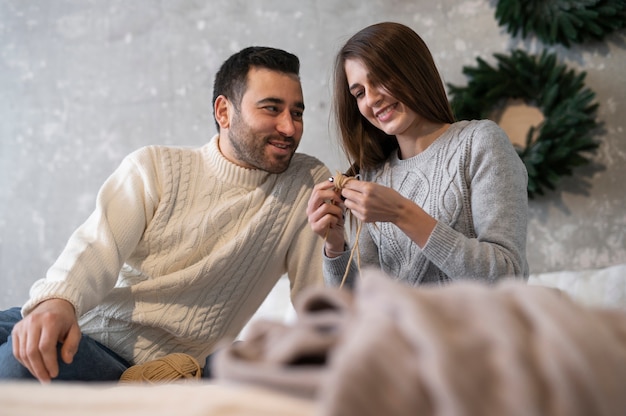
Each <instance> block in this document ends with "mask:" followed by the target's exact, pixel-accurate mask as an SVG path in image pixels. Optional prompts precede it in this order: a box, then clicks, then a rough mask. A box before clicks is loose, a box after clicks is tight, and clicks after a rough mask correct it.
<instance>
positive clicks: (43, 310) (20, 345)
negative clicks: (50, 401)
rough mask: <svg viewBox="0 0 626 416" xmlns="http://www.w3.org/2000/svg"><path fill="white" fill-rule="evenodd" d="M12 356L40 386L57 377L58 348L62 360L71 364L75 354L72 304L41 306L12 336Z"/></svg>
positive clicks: (76, 340) (77, 338) (52, 302)
mask: <svg viewBox="0 0 626 416" xmlns="http://www.w3.org/2000/svg"><path fill="white" fill-rule="evenodd" d="M11 336H12V338H13V355H15V358H16V359H17V360H18V361H19V362H20V363H22V365H24V366H25V367H26V368H28V370H29V371H30V372H31V373H32V374H33V376H35V377H36V378H37V379H38V380H39V381H41V382H49V381H50V380H51V379H53V378H55V377H57V376H58V375H59V362H58V357H57V344H58V343H59V342H60V343H62V344H63V346H62V347H61V359H62V360H63V361H64V362H65V363H67V364H70V363H71V362H72V360H73V359H74V354H76V351H77V350H78V344H79V342H80V338H81V333H80V328H79V327H78V321H77V320H76V315H75V312H74V307H73V306H72V304H71V303H69V302H68V301H66V300H63V299H49V300H46V301H44V302H41V303H40V304H39V305H37V307H36V308H35V309H33V310H32V312H31V313H30V314H28V315H27V316H26V317H25V318H24V319H22V320H21V321H20V322H18V323H17V324H16V325H15V327H14V328H13V332H12V333H11Z"/></svg>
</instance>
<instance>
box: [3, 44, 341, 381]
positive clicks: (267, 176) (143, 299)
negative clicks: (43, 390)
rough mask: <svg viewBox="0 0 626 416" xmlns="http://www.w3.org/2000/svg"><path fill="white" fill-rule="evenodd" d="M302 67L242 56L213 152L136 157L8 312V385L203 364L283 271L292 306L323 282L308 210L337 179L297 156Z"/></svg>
mask: <svg viewBox="0 0 626 416" xmlns="http://www.w3.org/2000/svg"><path fill="white" fill-rule="evenodd" d="M299 65H300V64H299V60H298V58H297V57H296V56H294V55H292V54H290V53H287V52H285V51H282V50H279V49H274V48H266V47H251V48H246V49H243V50H242V51H240V52H238V53H236V54H235V55H233V56H231V57H230V58H229V59H227V60H226V61H225V62H224V63H223V65H222V67H221V68H220V70H219V71H218V73H217V75H216V78H215V83H214V95H213V110H214V116H215V121H216V124H217V127H218V132H219V133H218V134H217V135H216V136H215V137H214V138H213V139H212V140H211V141H210V142H209V143H208V144H206V145H204V146H203V147H201V148H198V149H187V148H174V147H165V146H149V147H145V148H142V149H140V150H138V151H136V152H134V153H132V154H130V155H129V156H128V157H127V158H125V160H124V161H123V162H122V164H121V165H120V167H119V168H118V169H117V170H116V171H115V172H114V173H113V174H112V175H111V176H110V177H109V178H108V179H107V181H106V182H105V183H104V185H103V186H102V188H101V189H100V192H99V193H98V197H97V204H96V209H95V211H94V212H93V213H92V215H91V216H90V217H89V218H88V219H87V220H86V222H85V223H84V224H83V225H81V226H80V227H79V228H78V229H77V230H76V231H75V232H74V234H73V235H72V236H71V238H70V240H69V241H68V244H67V246H66V247H65V249H64V251H63V252H62V253H61V255H60V257H59V258H58V259H57V261H56V262H55V263H54V265H53V266H52V267H51V268H50V270H49V271H48V273H47V276H46V278H45V279H42V280H39V281H37V282H36V283H35V284H34V285H33V287H32V288H31V297H30V299H29V300H28V301H27V302H26V304H25V305H24V306H23V308H22V309H21V313H20V310H19V309H18V308H13V309H10V310H8V311H5V312H1V313H0V344H1V345H0V378H32V377H33V376H34V377H35V378H37V379H38V380H40V381H42V382H49V381H50V380H52V379H56V380H83V381H105V380H117V379H119V377H120V375H121V374H122V373H123V372H124V371H125V370H126V369H127V368H128V367H129V366H131V365H135V364H141V363H145V362H147V361H150V360H153V359H156V358H159V357H162V356H165V355H167V354H170V353H174V352H181V353H186V354H189V355H191V356H192V357H193V358H195V359H196V360H198V362H199V363H204V362H205V361H206V358H207V357H208V356H209V355H210V354H211V353H212V352H213V350H214V348H215V346H216V343H217V342H218V341H219V340H221V339H222V338H224V337H231V338H232V337H235V336H236V335H237V334H238V333H239V331H240V330H241V329H242V328H243V326H244V325H245V323H246V322H247V321H248V319H249V318H250V317H251V316H252V315H253V313H254V312H255V311H256V309H257V308H258V307H259V305H260V304H261V303H262V301H263V300H264V298H265V297H266V296H267V294H268V293H269V292H270V290H271V289H272V287H273V286H274V284H275V283H276V282H277V280H278V279H279V278H280V276H281V275H283V274H284V273H287V274H288V276H289V279H290V282H291V295H292V299H293V297H294V296H295V295H296V294H297V293H298V292H299V291H300V290H301V289H303V288H304V287H305V286H308V285H317V284H320V285H321V284H322V282H321V278H322V273H321V257H320V256H321V252H322V248H321V244H322V241H321V240H320V239H319V238H318V237H317V236H316V235H315V234H313V233H312V231H310V227H308V224H307V218H306V205H307V201H308V198H309V195H310V193H311V188H312V187H313V185H314V184H315V183H318V182H320V181H322V180H324V179H325V178H328V176H329V171H328V169H327V168H326V167H325V166H324V165H323V164H322V163H321V162H320V161H318V160H317V159H315V158H313V157H310V156H306V155H303V154H298V153H295V151H296V148H297V147H298V144H299V142H300V139H301V137H302V132H303V120H302V113H303V111H304V103H303V97H302V88H301V84H300V80H299V75H298V74H299ZM22 316H23V319H21V318H22ZM11 331H12V332H11Z"/></svg>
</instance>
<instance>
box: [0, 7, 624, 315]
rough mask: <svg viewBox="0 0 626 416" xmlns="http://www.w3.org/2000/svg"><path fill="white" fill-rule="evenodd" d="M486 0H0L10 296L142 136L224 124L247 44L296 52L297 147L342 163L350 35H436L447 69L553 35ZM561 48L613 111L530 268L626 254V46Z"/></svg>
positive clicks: (2, 167) (1, 171) (554, 211)
mask: <svg viewBox="0 0 626 416" xmlns="http://www.w3.org/2000/svg"><path fill="white" fill-rule="evenodd" d="M494 7H495V3H494V1H488V0H456V1H453V0H441V1H438V2H433V1H430V0H411V1H408V0H407V1H401V0H359V1H354V0H341V1H339V0H337V1H332V0H302V1H297V2H296V1H293V2H292V1H278V0H266V1H263V0H246V1H243V0H213V1H199V0H181V1H174V0H170V1H167V0H160V1H159V0H133V1H122V0H89V1H88V0H73V1H71V0H65V1H62V0H0V117H1V119H0V120H1V123H0V287H1V288H2V291H1V294H0V308H4V307H8V306H13V305H18V304H21V303H22V302H23V301H24V300H25V299H26V296H27V293H28V288H29V287H30V285H31V284H32V283H33V282H34V281H35V280H36V279H38V278H40V277H42V276H44V274H45V272H46V269H47V268H48V266H49V265H50V264H51V263H52V262H53V261H54V259H55V258H56V256H57V255H58V254H59V252H60V251H61V249H62V248H63V245H64V244H65V241H66V240H67V238H68V237H69V235H70V233H71V232H72V231H73V230H74V229H75V228H76V227H77V226H78V225H79V224H80V223H81V222H82V221H83V220H84V219H85V218H86V217H87V215H88V214H89V213H90V212H91V209H92V206H93V202H94V199H95V195H96V192H97V190H98V187H99V186H100V184H101V183H102V182H103V181H104V179H105V178H106V177H107V176H108V174H109V173H110V172H111V171H112V170H113V169H114V168H115V167H116V166H117V165H118V164H119V162H120V161H121V159H122V157H123V156H124V155H126V154H127V153H129V152H130V151H132V150H134V149H136V148H138V147H140V146H143V145H147V144H175V145H190V146H197V145H201V144H203V143H205V142H206V141H207V140H208V139H209V138H210V137H211V136H212V135H213V134H214V133H215V128H214V125H213V121H212V117H211V103H210V97H211V83H212V78H213V74H214V73H215V71H216V69H217V67H218V66H219V64H220V63H221V62H222V61H223V60H224V59H225V58H226V57H227V56H229V55H230V54H231V53H233V52H235V51H237V50H239V49H240V48H243V47H245V46H248V45H252V44H256V45H270V46H277V47H281V48H285V49H287V50H289V51H292V52H294V53H296V54H298V55H299V56H300V58H301V60H302V65H303V68H302V79H303V85H304V93H305V100H306V104H307V111H306V114H305V135H304V139H303V143H302V145H301V151H303V152H308V153H311V154H314V155H316V156H318V157H319V158H320V159H322V160H323V161H324V162H326V163H327V164H328V166H329V167H330V169H331V170H335V169H341V170H343V169H344V168H345V164H344V162H343V159H342V157H341V156H340V154H339V152H338V150H337V147H336V146H335V144H334V138H335V136H334V132H332V131H330V129H329V122H328V120H329V117H328V112H329V89H330V88H329V78H330V77H329V74H330V67H331V63H332V59H333V56H334V53H335V51H336V50H337V48H338V46H339V45H340V44H342V43H343V41H345V40H346V39H347V37H349V36H350V35H351V34H353V33H354V32H355V31H356V30H358V29H360V28H362V27H364V26H366V25H368V24H371V23H374V22H377V21H383V20H393V21H399V22H402V23H405V24H408V25H409V26H411V27H412V28H414V29H415V30H416V31H418V32H419V33H420V34H421V35H422V36H423V38H424V39H425V40H426V42H427V43H428V44H429V45H430V47H431V49H432V51H433V54H434V56H435V59H436V61H437V64H438V65H439V67H440V70H441V72H442V75H443V77H444V79H445V81H447V82H451V83H453V84H457V85H464V84H465V83H466V79H465V77H464V76H463V75H462V73H461V68H462V66H463V65H474V64H475V58H476V57H477V56H482V57H484V58H486V59H487V60H488V61H492V59H491V56H492V54H493V53H494V52H507V51H508V50H510V49H511V48H514V47H523V48H525V49H526V50H529V51H531V52H535V51H539V50H540V49H542V48H543V45H541V44H540V43H538V42H536V41H533V40H530V41H522V40H520V39H511V38H510V36H509V35H508V34H506V33H505V31H504V30H503V29H502V28H500V27H499V26H498V25H497V22H496V21H495V18H494ZM625 49H626V48H625V45H624V37H623V33H620V34H615V35H613V36H611V37H610V38H609V39H608V40H607V41H606V42H604V43H602V44H600V45H586V46H584V47H580V46H574V47H573V48H571V49H569V50H568V49H564V48H554V50H556V51H557V52H559V54H560V56H561V57H562V59H563V60H564V62H565V63H566V64H568V65H570V66H572V67H573V68H575V69H579V70H585V71H587V73H588V75H587V79H586V83H587V85H588V86H589V87H590V88H592V89H593V90H594V91H596V93H597V101H598V103H599V104H600V110H599V118H600V119H601V120H602V121H603V122H604V123H605V132H604V133H603V135H602V136H601V137H600V139H601V141H602V144H601V147H600V149H599V151H598V153H597V154H596V155H595V157H594V162H595V163H594V165H593V166H589V167H585V168H582V169H579V170H578V171H577V176H576V177H574V178H571V179H566V180H564V181H563V182H562V186H561V187H560V188H559V190H558V191H557V192H554V193H550V194H549V195H547V196H545V197H543V198H540V199H537V200H535V201H532V202H531V206H530V212H531V222H530V226H529V243H528V259H529V262H530V266H531V271H532V272H542V271H551V270H559V269H570V270H578V269H586V268H593V267H601V266H608V265H612V264H617V263H622V262H626V241H625V237H624V231H625V229H626V210H625V209H624V202H625V199H626V198H625V196H626V192H625V191H624V183H623V182H624V180H625V179H626V163H624V162H625V159H626V140H625V138H624V135H625V132H624V123H625V121H624V120H625V119H624V117H623V113H624V112H625V111H626V108H625V105H626V103H625V99H626V83H625V82H624V75H623V74H624V68H625V67H626V50H625Z"/></svg>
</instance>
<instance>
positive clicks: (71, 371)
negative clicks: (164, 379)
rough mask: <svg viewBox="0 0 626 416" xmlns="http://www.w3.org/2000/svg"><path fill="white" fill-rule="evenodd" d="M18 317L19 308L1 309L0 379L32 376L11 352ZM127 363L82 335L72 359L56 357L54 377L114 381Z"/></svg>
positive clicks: (31, 377) (59, 349)
mask: <svg viewBox="0 0 626 416" xmlns="http://www.w3.org/2000/svg"><path fill="white" fill-rule="evenodd" d="M16 310H17V315H16ZM21 318H22V315H21V313H20V308H13V309H9V310H7V311H1V312H0V380H2V379H5V380H6V379H34V377H33V375H32V374H31V373H30V372H29V371H28V369H27V368H26V367H24V366H23V365H22V364H20V363H19V361H17V360H16V359H15V356H14V355H13V346H12V342H11V336H10V334H11V330H12V328H13V325H15V323H17V322H18V321H19V320H20V319H21ZM11 322H12V323H11ZM58 353H59V357H60V354H61V344H59V346H58ZM129 366H130V364H129V363H128V362H126V360H124V359H123V358H121V357H120V356H119V355H117V354H116V353H115V352H113V351H111V350H110V349H109V348H107V347H105V346H104V345H102V344H100V343H99V342H97V341H95V340H93V339H92V338H90V337H88V336H86V335H83V336H82V338H81V340H80V344H79V345H78V351H77V352H76V355H74V360H73V361H72V363H71V364H66V363H64V362H63V361H62V360H59V376H58V377H57V378H55V379H54V380H53V381H115V380H119V378H120V376H121V375H122V373H123V372H124V371H125V370H126V369H127V368H128V367H129Z"/></svg>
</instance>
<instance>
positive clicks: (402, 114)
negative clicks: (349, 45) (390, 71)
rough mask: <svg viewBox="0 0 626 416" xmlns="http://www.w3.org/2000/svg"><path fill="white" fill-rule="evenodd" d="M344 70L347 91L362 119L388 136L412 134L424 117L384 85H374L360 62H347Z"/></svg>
mask: <svg viewBox="0 0 626 416" xmlns="http://www.w3.org/2000/svg"><path fill="white" fill-rule="evenodd" d="M344 68H345V71H346V78H347V80H348V88H349V90H350V93H351V94H352V96H353V97H354V98H355V100H356V103H357V106H358V107H359V111H360V112H361V114H362V115H363V117H365V118H366V119H367V120H368V121H369V122H370V123H372V124H373V125H374V126H375V127H377V128H379V129H380V130H382V131H383V132H385V133H386V134H388V135H392V136H396V137H398V136H403V135H410V134H411V133H410V132H411V130H413V129H414V128H415V127H417V125H418V124H419V122H420V121H421V117H420V116H419V115H418V114H417V113H416V112H414V111H413V110H411V109H410V108H408V107H407V106H406V105H404V104H403V103H401V102H400V101H398V100H397V99H395V98H394V97H393V96H391V95H390V94H389V92H387V90H385V88H384V87H383V86H381V85H373V84H372V83H371V81H370V79H369V70H368V68H367V67H366V66H365V65H364V64H363V62H361V61H360V60H358V59H347V60H346V62H345V64H344Z"/></svg>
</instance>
